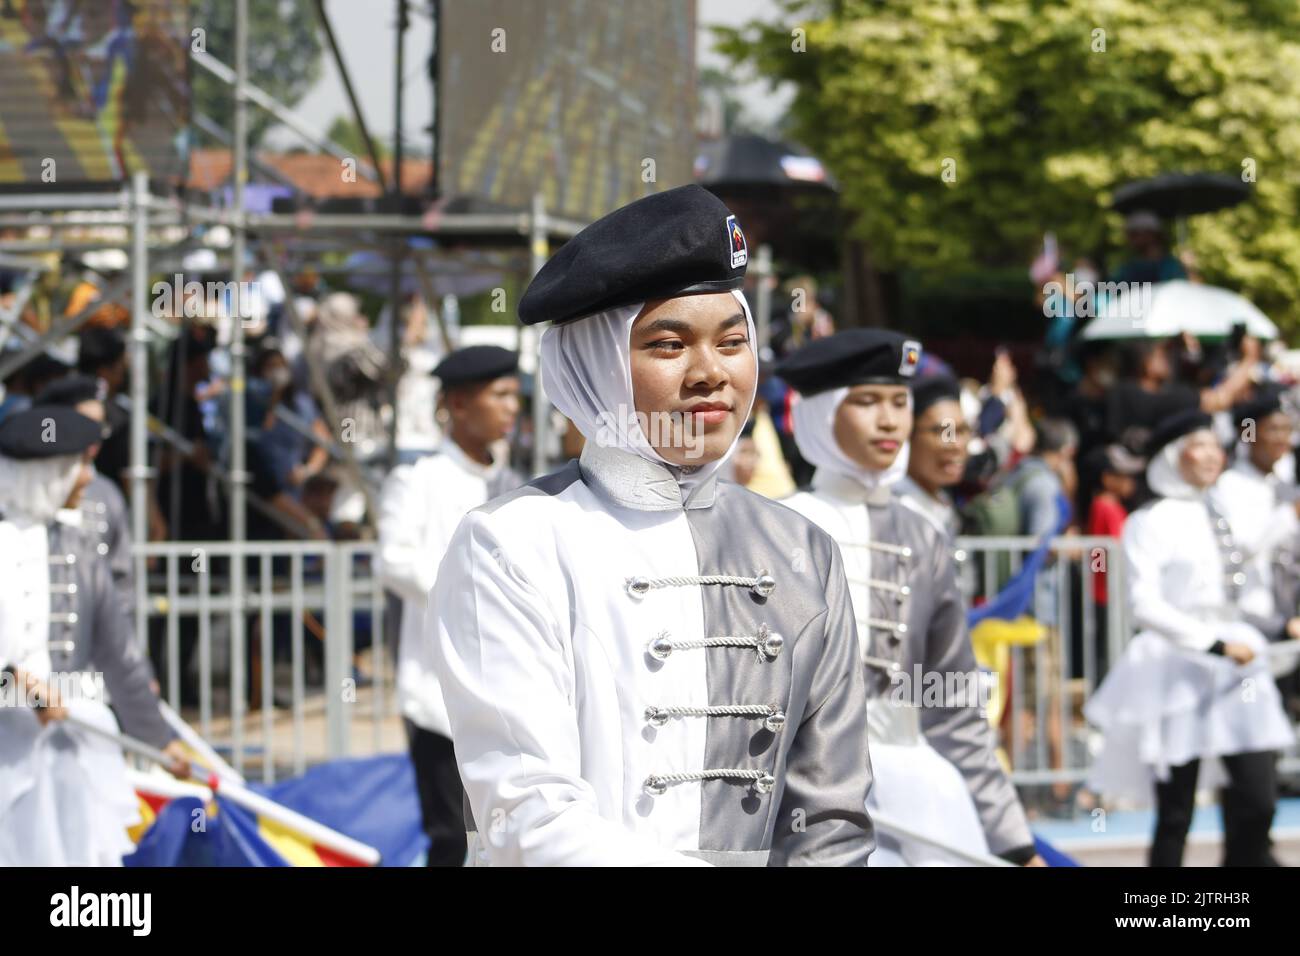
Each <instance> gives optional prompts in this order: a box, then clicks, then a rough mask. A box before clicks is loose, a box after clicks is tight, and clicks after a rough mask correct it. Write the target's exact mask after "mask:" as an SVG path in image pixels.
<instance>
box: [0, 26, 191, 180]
mask: <svg viewBox="0 0 1300 956" xmlns="http://www.w3.org/2000/svg"><path fill="white" fill-rule="evenodd" d="M189 21H190V17H189V4H188V2H186V0H17V2H15V0H0V189H12V188H14V187H20V186H23V185H28V186H40V187H42V188H47V189H49V188H55V189H59V188H76V187H78V186H85V185H88V184H95V183H112V182H118V181H121V180H123V179H126V178H128V177H129V176H130V175H131V173H133V172H135V171H136V170H139V169H144V170H147V171H148V172H149V175H150V177H151V178H152V179H155V180H159V181H176V180H179V179H180V178H181V177H182V174H183V173H184V169H185V165H184V164H185V162H186V158H187V156H186V153H187V130H188V126H189V121H190V80H189V56H188V53H189V46H190V22H189ZM51 161H52V163H51Z"/></svg>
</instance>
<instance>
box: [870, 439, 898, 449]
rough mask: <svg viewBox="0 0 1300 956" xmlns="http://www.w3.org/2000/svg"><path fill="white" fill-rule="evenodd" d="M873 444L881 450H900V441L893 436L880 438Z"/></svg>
mask: <svg viewBox="0 0 1300 956" xmlns="http://www.w3.org/2000/svg"><path fill="white" fill-rule="evenodd" d="M871 444H873V445H874V446H875V447H877V448H879V449H880V450H881V451H898V446H899V443H898V442H897V441H895V440H894V439H892V438H878V439H876V440H875V441H873V442H872V443H871Z"/></svg>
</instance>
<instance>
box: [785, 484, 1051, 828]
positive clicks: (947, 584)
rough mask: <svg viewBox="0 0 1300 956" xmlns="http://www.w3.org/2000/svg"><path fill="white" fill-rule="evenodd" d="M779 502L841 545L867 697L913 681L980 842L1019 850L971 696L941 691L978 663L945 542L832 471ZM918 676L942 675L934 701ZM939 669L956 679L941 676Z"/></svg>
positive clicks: (886, 499) (1017, 823) (999, 773)
mask: <svg viewBox="0 0 1300 956" xmlns="http://www.w3.org/2000/svg"><path fill="white" fill-rule="evenodd" d="M785 503H786V504H788V505H790V507H792V508H794V509H795V510H796V511H799V512H800V513H801V514H804V515H806V516H807V517H809V518H811V519H812V520H813V521H815V522H817V524H818V525H820V526H821V527H822V528H825V529H826V530H827V531H828V532H830V534H831V536H832V537H833V538H835V540H836V542H837V543H838V544H839V546H840V548H841V549H842V551H843V553H844V565H845V573H846V574H847V576H848V581H849V589H850V591H851V593H852V595H853V606H854V609H855V611H856V614H857V625H858V638H859V649H860V653H861V659H862V662H863V664H864V665H865V670H866V672H867V678H866V684H867V694H868V697H869V698H870V699H871V700H873V701H882V702H884V701H890V702H891V703H897V701H894V700H892V698H891V695H894V688H895V683H896V682H897V681H898V680H899V679H900V678H901V679H902V681H905V682H907V686H910V687H913V688H914V694H915V695H918V696H919V700H918V699H917V696H913V695H909V696H908V698H907V699H908V700H909V701H912V702H914V703H920V704H921V705H922V706H920V709H919V712H918V713H916V715H915V716H916V719H917V720H918V721H919V728H920V731H921V732H922V733H923V734H924V735H925V739H926V741H927V742H929V744H930V745H931V746H932V747H933V748H934V749H935V750H936V751H938V752H939V754H941V755H942V756H943V757H944V758H945V759H947V760H948V761H949V762H950V763H951V764H953V765H954V766H955V767H956V768H957V769H958V770H959V771H960V772H961V775H962V777H964V778H965V780H966V785H967V787H968V788H969V790H970V794H971V798H972V800H973V801H974V803H975V809H976V811H977V812H978V814H979V818H980V822H981V823H982V824H983V828H984V834H985V839H986V840H987V841H988V846H989V850H990V851H991V852H993V853H996V854H1003V853H1008V852H1011V851H1021V852H1022V853H1023V852H1025V851H1026V848H1028V847H1032V845H1033V842H1034V841H1033V836H1032V834H1031V833H1030V830H1029V824H1028V821H1027V820H1026V818H1025V812H1024V809H1023V807H1022V806H1021V804H1020V800H1019V798H1018V797H1017V796H1016V792H1015V788H1014V787H1012V785H1011V781H1010V780H1009V779H1007V775H1006V773H1004V772H1003V770H1002V767H1001V765H1000V764H999V763H998V759H997V752H996V748H995V746H994V739H993V731H992V728H991V727H990V726H989V723H988V720H987V718H986V717H985V716H984V715H983V714H982V713H981V711H980V707H979V700H978V697H977V696H973V695H971V694H970V693H962V694H960V695H958V697H959V699H949V698H948V691H949V690H950V689H952V690H957V689H959V688H966V689H969V688H970V687H971V685H972V682H973V681H974V679H975V676H974V675H976V674H977V668H978V665H977V664H976V662H975V653H974V650H973V649H972V647H971V642H970V638H969V636H968V634H967V631H966V609H965V606H964V605H963V602H962V597H961V592H960V589H959V588H958V585H957V578H956V571H955V564H954V559H953V555H952V550H951V543H950V542H949V541H948V540H947V538H946V537H945V536H944V535H943V534H942V532H941V531H940V530H939V529H938V528H937V527H936V526H935V525H934V524H933V523H932V522H931V521H930V520H929V519H927V518H926V517H925V516H924V515H922V514H920V513H919V512H917V511H915V510H914V509H913V508H911V507H910V506H908V505H907V504H906V503H905V502H904V501H903V500H902V499H900V498H898V497H897V496H893V495H891V494H890V492H889V489H888V488H883V487H882V488H878V489H876V490H874V491H868V490H867V489H866V488H865V487H864V486H863V485H861V484H860V483H859V482H856V481H853V480H852V479H850V478H847V477H845V476H843V475H838V474H835V473H833V472H826V473H823V471H822V470H819V471H818V472H817V474H816V476H815V478H814V485H813V490H812V491H803V492H799V493H797V494H795V495H793V496H792V497H790V498H788V499H786V501H785ZM927 675H936V677H937V679H938V680H942V681H943V687H944V695H943V698H942V702H941V703H939V704H937V705H936V704H935V703H934V702H933V700H932V697H931V696H929V695H926V694H925V690H926V687H927V686H931V687H935V686H937V684H933V683H931V684H929V685H927V684H926V681H927ZM947 675H953V677H954V678H956V677H957V676H958V675H961V676H962V678H963V679H962V680H960V681H958V680H956V679H954V680H953V681H952V682H951V683H949V682H948V681H947V680H946V677H947ZM918 677H919V678H920V680H919V682H918ZM931 680H933V678H931ZM918 683H919V686H918ZM895 696H896V695H895ZM878 710H879V711H880V712H883V711H886V710H889V711H894V710H898V711H901V710H902V708H897V707H886V708H879V709H878ZM895 716H897V715H895Z"/></svg>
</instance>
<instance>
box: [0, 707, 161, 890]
mask: <svg viewBox="0 0 1300 956" xmlns="http://www.w3.org/2000/svg"><path fill="white" fill-rule="evenodd" d="M68 713H69V715H70V716H72V717H75V718H77V719H78V720H80V721H83V722H85V723H89V724H92V725H94V726H97V727H99V728H100V729H102V730H105V731H108V732H109V733H114V734H116V733H118V732H119V731H118V725H117V719H116V718H115V717H114V716H113V713H112V711H110V710H109V709H108V708H107V707H106V706H105V705H104V704H102V703H99V702H97V701H91V700H72V701H69V702H68ZM139 822H140V813H139V804H138V802H137V800H136V796H135V792H134V791H133V790H132V788H131V784H130V782H129V781H128V780H127V775H126V762H125V761H124V760H123V759H122V751H121V748H119V747H118V746H117V745H116V744H114V743H112V742H110V741H108V740H105V739H103V738H102V737H100V736H98V735H96V734H90V733H87V732H85V731H83V730H79V729H78V728H76V727H73V726H71V725H68V724H65V723H62V722H59V721H55V722H52V723H50V724H49V725H47V726H46V727H41V726H40V724H39V723H38V722H37V720H36V715H35V714H34V713H33V712H32V711H31V710H30V709H29V708H26V707H16V708H9V707H3V708H0V867H10V866H120V865H121V864H122V857H123V856H124V855H126V854H128V853H130V852H132V850H134V849H135V845H134V844H133V843H132V842H131V838H130V837H129V836H128V835H127V828H128V827H131V826H135V825H136V824H138V823H139Z"/></svg>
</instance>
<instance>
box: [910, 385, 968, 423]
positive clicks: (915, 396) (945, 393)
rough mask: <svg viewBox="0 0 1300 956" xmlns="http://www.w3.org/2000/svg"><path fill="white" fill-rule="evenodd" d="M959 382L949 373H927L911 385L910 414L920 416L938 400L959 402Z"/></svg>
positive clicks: (937, 402) (938, 401)
mask: <svg viewBox="0 0 1300 956" xmlns="http://www.w3.org/2000/svg"><path fill="white" fill-rule="evenodd" d="M960 401H961V384H960V383H959V382H958V381H957V380H956V379H955V378H953V377H952V376H951V375H927V376H925V378H922V379H919V380H918V381H917V382H916V384H915V385H913V386H912V414H913V415H915V416H916V417H917V418H920V417H921V416H922V415H923V414H924V413H925V410H926V409H927V408H929V407H930V406H931V405H937V404H939V403H940V402H960Z"/></svg>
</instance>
